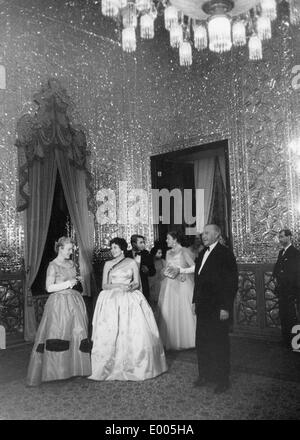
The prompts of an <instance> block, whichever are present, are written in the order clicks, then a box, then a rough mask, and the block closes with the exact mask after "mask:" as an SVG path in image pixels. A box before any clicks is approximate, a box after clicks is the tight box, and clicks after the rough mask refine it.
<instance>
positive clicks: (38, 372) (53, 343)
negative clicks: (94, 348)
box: [27, 261, 91, 386]
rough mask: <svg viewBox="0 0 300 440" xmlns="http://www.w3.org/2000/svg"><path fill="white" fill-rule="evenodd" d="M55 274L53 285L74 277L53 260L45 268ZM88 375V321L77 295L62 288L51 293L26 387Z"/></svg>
mask: <svg viewBox="0 0 300 440" xmlns="http://www.w3.org/2000/svg"><path fill="white" fill-rule="evenodd" d="M50 269H52V271H53V272H54V273H55V283H56V284H59V283H63V282H65V281H67V280H71V279H74V278H75V277H76V269H75V266H74V265H72V266H71V267H70V268H66V267H62V266H60V265H59V264H57V263H56V262H55V261H52V262H51V263H50V264H49V266H48V271H47V275H48V273H49V270H50ZM90 374H91V361H90V342H89V340H88V318H87V313H86V307H85V304H84V301H83V298H82V296H81V294H80V293H79V292H78V291H77V290H73V289H66V290H60V291H58V292H54V293H51V294H50V295H49V298H48V299H47V302H46V304H45V308H44V313H43V317H42V319H41V322H40V325H39V328H38V330H37V333H36V337H35V343H34V346H33V349H32V353H31V357H30V362H29V367H28V374H27V385H29V386H37V385H39V384H40V383H41V382H48V381H51V380H58V379H67V378H70V377H72V376H89V375H90Z"/></svg>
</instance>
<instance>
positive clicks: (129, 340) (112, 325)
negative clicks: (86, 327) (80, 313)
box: [89, 261, 167, 381]
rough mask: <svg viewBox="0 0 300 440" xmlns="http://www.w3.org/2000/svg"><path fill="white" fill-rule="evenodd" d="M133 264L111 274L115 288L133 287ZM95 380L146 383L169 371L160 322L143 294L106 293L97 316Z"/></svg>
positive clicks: (123, 265)
mask: <svg viewBox="0 0 300 440" xmlns="http://www.w3.org/2000/svg"><path fill="white" fill-rule="evenodd" d="M132 279H133V269H132V261H131V262H130V263H126V262H124V263H122V266H121V265H120V266H119V265H118V267H116V268H114V269H112V270H111V272H110V281H111V283H112V284H118V283H122V284H129V283H130V282H131V281H132ZM92 342H93V348H92V353H91V361H92V375H91V376H90V377H89V379H93V380H132V381H138V380H145V379H150V378H153V377H156V376H158V375H160V374H162V373H164V372H165V371H167V364H166V359H165V353H164V349H163V345H162V342H161V340H160V337H159V332H158V328H157V325H156V321H155V318H154V315H153V312H152V309H151V307H150V306H149V304H148V302H147V300H146V299H145V297H144V295H143V294H142V293H141V292H140V291H139V290H134V291H132V292H124V291H123V290H122V289H120V288H119V287H116V288H113V289H111V290H103V291H102V292H100V295H99V297H98V299H97V303H96V307H95V311H94V316H93V333H92Z"/></svg>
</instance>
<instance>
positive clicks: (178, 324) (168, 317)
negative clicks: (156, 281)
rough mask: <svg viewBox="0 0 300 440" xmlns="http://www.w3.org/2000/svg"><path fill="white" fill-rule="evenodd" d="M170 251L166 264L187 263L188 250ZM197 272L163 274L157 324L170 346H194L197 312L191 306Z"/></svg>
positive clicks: (178, 348) (179, 347)
mask: <svg viewBox="0 0 300 440" xmlns="http://www.w3.org/2000/svg"><path fill="white" fill-rule="evenodd" d="M186 252H187V251H186V249H184V248H181V249H180V250H179V252H177V253H176V254H174V252H173V251H172V250H171V251H168V252H167V255H166V264H167V266H175V267H182V268H185V267H188V266H189V264H188V263H187V261H186V257H185V253H186ZM193 291H194V276H193V274H191V275H178V276H177V277H176V278H174V279H172V278H168V277H166V278H164V280H163V281H162V283H161V288H160V293H159V299H158V309H159V312H158V328H159V333H160V336H161V339H162V341H163V345H164V347H165V348H166V349H167V350H181V349H186V348H194V347H195V335H196V316H195V314H194V313H193V309H192V299H193Z"/></svg>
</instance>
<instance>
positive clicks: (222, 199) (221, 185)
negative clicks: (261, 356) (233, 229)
mask: <svg viewBox="0 0 300 440" xmlns="http://www.w3.org/2000/svg"><path fill="white" fill-rule="evenodd" d="M225 179H226V174H225V158H224V157H223V156H216V157H215V172H214V184H213V193H212V202H211V208H210V214H209V221H210V222H211V223H216V224H217V225H219V226H220V228H221V231H222V234H223V236H224V238H225V237H226V238H227V239H228V236H229V230H228V205H227V189H226V180H225Z"/></svg>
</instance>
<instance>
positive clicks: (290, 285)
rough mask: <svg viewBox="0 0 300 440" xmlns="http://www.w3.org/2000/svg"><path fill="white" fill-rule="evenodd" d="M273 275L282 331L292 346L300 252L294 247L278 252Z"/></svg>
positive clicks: (298, 283)
mask: <svg viewBox="0 0 300 440" xmlns="http://www.w3.org/2000/svg"><path fill="white" fill-rule="evenodd" d="M273 276H274V278H276V281H277V286H276V289H275V293H276V295H277V296H278V302H279V316H280V321H281V333H282V338H283V340H284V342H285V343H286V344H287V345H289V346H290V341H291V337H292V336H293V335H292V334H291V330H292V327H293V326H294V325H295V324H297V314H296V307H297V301H299V292H300V252H299V251H298V250H297V249H296V248H295V247H294V246H292V245H291V246H289V248H288V249H287V250H286V251H285V253H284V254H283V249H282V250H281V251H280V252H279V254H278V259H277V262H276V264H275V267H274V271H273Z"/></svg>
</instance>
